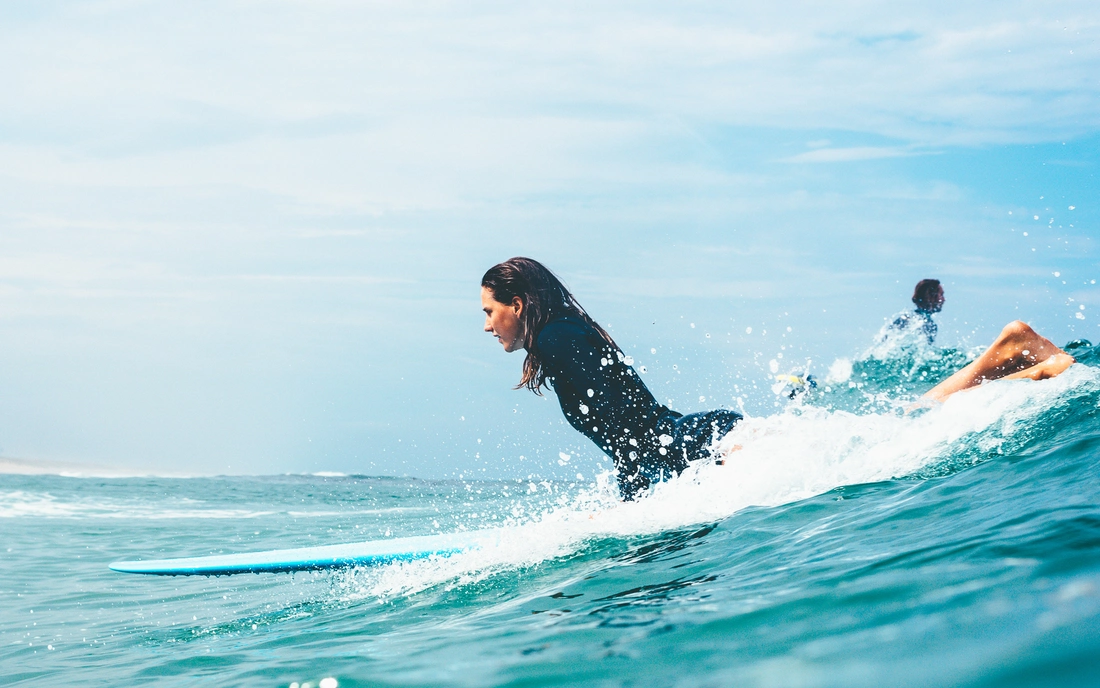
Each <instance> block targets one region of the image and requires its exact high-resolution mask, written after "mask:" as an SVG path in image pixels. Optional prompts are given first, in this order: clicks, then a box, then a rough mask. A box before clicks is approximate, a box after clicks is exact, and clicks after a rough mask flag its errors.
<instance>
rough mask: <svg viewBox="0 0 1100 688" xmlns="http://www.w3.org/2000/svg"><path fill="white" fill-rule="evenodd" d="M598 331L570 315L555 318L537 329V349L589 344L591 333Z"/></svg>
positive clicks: (549, 349)
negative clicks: (539, 329) (540, 328)
mask: <svg viewBox="0 0 1100 688" xmlns="http://www.w3.org/2000/svg"><path fill="white" fill-rule="evenodd" d="M593 334H596V335H597V336H599V335H598V333H597V332H596V331H595V330H594V329H592V327H591V326H590V325H589V324H588V323H586V322H584V321H583V320H581V319H580V318H574V317H572V316H565V317H563V318H555V319H554V320H551V321H550V322H548V323H546V324H545V325H543V326H542V330H541V331H539V337H538V344H539V349H540V350H541V351H544V352H549V351H552V350H558V349H561V348H569V349H576V348H578V346H583V345H585V344H591V341H592V335H593Z"/></svg>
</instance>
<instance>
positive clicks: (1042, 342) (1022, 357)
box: [924, 320, 1074, 401]
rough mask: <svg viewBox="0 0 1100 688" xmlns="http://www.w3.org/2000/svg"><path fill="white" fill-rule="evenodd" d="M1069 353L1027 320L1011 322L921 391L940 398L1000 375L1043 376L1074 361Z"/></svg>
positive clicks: (997, 377) (942, 398)
mask: <svg viewBox="0 0 1100 688" xmlns="http://www.w3.org/2000/svg"><path fill="white" fill-rule="evenodd" d="M1073 363H1074V359H1073V357H1072V356H1070V355H1069V354H1067V353H1066V352H1065V351H1062V350H1061V349H1059V348H1058V347H1057V346H1055V345H1054V344H1053V343H1051V341H1050V340H1049V339H1047V338H1045V337H1043V336H1041V335H1040V334H1039V333H1038V332H1036V331H1035V330H1033V329H1031V327H1029V326H1028V325H1027V323H1024V322H1020V321H1019V320H1017V321H1015V322H1010V323H1009V324H1008V325H1005V328H1004V329H1003V330H1001V334H1000V336H998V337H997V339H996V340H995V341H994V342H993V345H992V346H990V347H989V348H988V349H986V350H985V352H984V353H983V354H982V355H981V356H979V357H978V358H977V359H975V360H974V361H973V362H971V363H970V364H969V365H967V366H966V367H965V368H963V369H962V370H960V371H959V372H957V373H955V374H954V375H952V376H951V377H949V378H947V379H946V380H944V381H943V382H941V383H940V384H938V385H936V386H935V387H933V388H932V389H931V390H929V391H928V392H926V393H925V394H924V396H925V398H928V399H933V400H935V401H943V400H944V399H946V398H947V397H949V396H951V395H952V394H954V393H955V392H961V391H962V390H964V389H970V388H971V387H975V386H977V385H980V384H981V383H982V382H983V381H985V380H1000V379H1001V378H1005V379H1009V380H1015V379H1029V380H1044V379H1046V378H1048V377H1054V376H1055V375H1058V374H1059V373H1061V372H1062V371H1064V370H1065V369H1066V368H1068V367H1070V366H1071V365H1073Z"/></svg>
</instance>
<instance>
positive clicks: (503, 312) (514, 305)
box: [481, 287, 523, 353]
mask: <svg viewBox="0 0 1100 688" xmlns="http://www.w3.org/2000/svg"><path fill="white" fill-rule="evenodd" d="M481 310H483V311H485V331H486V332H491V333H492V335H493V336H494V337H496V338H497V339H498V340H499V341H500V343H501V344H502V345H504V350H505V351H507V352H509V353H511V352H512V351H519V350H520V349H522V348H523V321H522V320H521V319H520V316H521V315H522V314H523V299H521V298H520V297H518V296H517V297H515V298H513V299H512V302H511V303H501V302H500V301H497V300H496V297H495V296H493V292H491V291H490V290H489V289H488V288H486V287H482V288H481Z"/></svg>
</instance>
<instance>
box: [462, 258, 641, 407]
mask: <svg viewBox="0 0 1100 688" xmlns="http://www.w3.org/2000/svg"><path fill="white" fill-rule="evenodd" d="M481 286H483V287H485V288H486V289H488V290H489V291H490V292H492V294H493V298H494V299H495V300H496V301H499V302H500V303H512V299H514V298H516V297H517V296H518V297H519V299H520V300H521V301H522V302H523V312H522V315H521V316H520V321H521V322H522V323H523V348H524V349H526V350H527V358H525V359H523V377H521V378H520V381H519V384H518V385H516V389H519V388H520V387H526V388H527V389H529V390H531V391H532V392H534V393H535V394H542V392H540V391H539V388H540V387H542V386H543V384H545V382H546V371H545V370H543V368H542V357H541V356H540V355H539V333H540V332H542V328H543V327H544V326H545V325H546V323H548V322H550V321H551V320H553V319H554V318H560V317H562V316H565V315H572V316H574V317H576V318H579V319H580V320H582V321H584V322H585V323H587V324H588V325H589V326H590V327H591V328H592V329H594V330H596V332H599V333H600V336H601V337H603V338H604V340H605V341H607V343H608V344H609V345H610V346H611V348H612V349H614V350H615V351H620V349H619V345H618V344H616V343H615V340H614V339H612V338H611V335H609V334H608V333H607V331H606V330H604V329H603V328H602V327H600V326H599V325H598V324H597V323H596V321H595V320H593V319H592V318H591V317H590V316H589V315H588V313H586V312H585V310H584V308H582V307H581V305H580V304H579V303H577V299H576V298H575V297H574V296H573V294H571V293H570V292H569V289H567V288H566V286H565V285H564V284H562V282H561V280H560V279H558V278H557V275H555V274H554V273H552V272H550V269H549V268H547V267H546V266H545V265H543V264H542V263H540V262H538V261H537V260H532V259H531V258H522V257H516V258H510V259H508V260H506V261H504V262H503V263H497V264H496V265H494V266H493V267H491V268H489V270H488V271H486V273H485V276H484V277H482V278H481Z"/></svg>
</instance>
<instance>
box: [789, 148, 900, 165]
mask: <svg viewBox="0 0 1100 688" xmlns="http://www.w3.org/2000/svg"><path fill="white" fill-rule="evenodd" d="M910 155H917V153H914V152H913V151H912V150H910V149H907V148H899V147H896V146H853V147H851V148H818V149H816V150H811V151H806V152H805V153H799V154H798V155H792V156H790V157H787V158H783V159H782V160H780V162H797V163H805V162H855V161H859V160H880V159H882V158H901V157H906V156H910Z"/></svg>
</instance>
